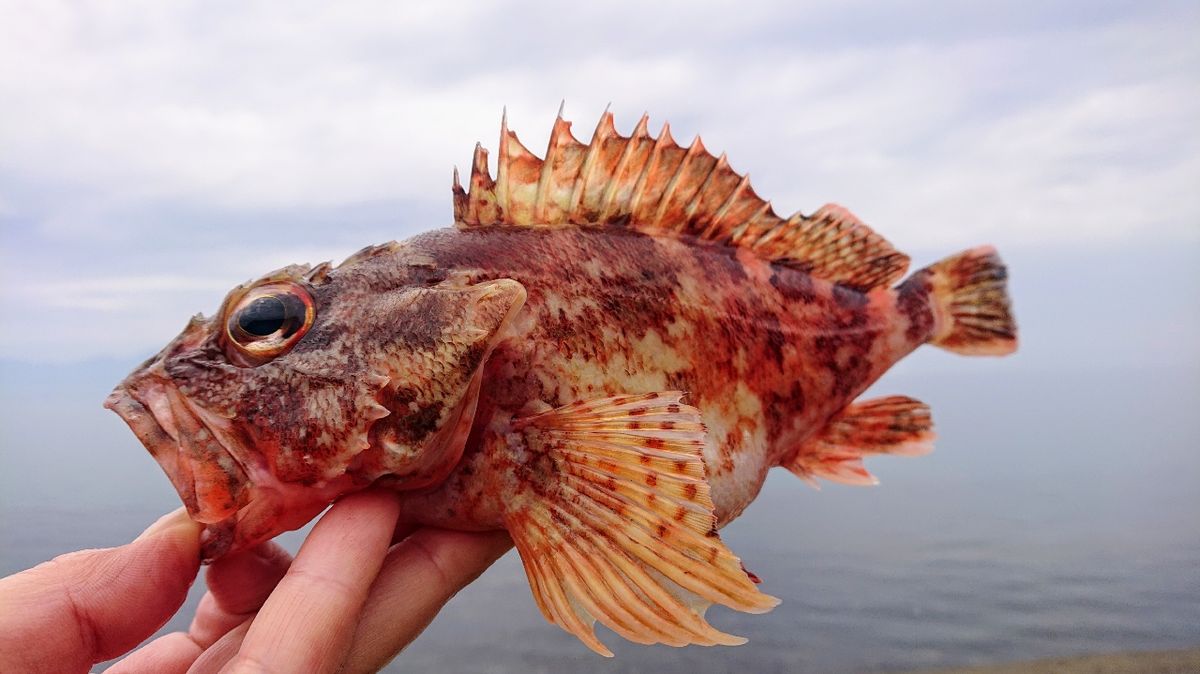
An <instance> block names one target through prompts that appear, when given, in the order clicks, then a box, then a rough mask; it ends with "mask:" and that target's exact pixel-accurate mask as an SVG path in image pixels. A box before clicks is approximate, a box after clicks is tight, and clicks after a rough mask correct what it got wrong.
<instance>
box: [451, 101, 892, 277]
mask: <svg viewBox="0 0 1200 674" xmlns="http://www.w3.org/2000/svg"><path fill="white" fill-rule="evenodd" d="M647 122H648V118H647V117H646V116H645V115H643V116H642V118H641V120H639V121H638V123H637V126H636V127H635V128H634V130H633V133H632V134H631V135H629V136H622V135H621V134H620V133H618V132H617V130H616V127H615V126H614V124H613V116H612V113H611V112H608V111H605V113H604V114H603V115H601V117H600V122H599V123H598V124H597V125H596V130H595V132H594V133H593V135H592V140H591V142H590V143H588V144H586V145H585V144H584V143H581V142H579V141H578V140H576V139H575V137H574V136H573V135H572V134H571V123H570V122H568V121H566V120H564V119H563V118H562V114H561V112H560V114H559V116H558V118H557V119H556V120H555V122H554V128H553V130H552V131H551V134H550V143H549V147H548V149H547V150H546V158H545V159H544V160H543V159H539V158H538V157H537V156H535V155H534V154H533V153H531V152H530V151H529V150H527V149H526V148H525V146H524V145H522V144H521V142H520V141H519V140H518V139H517V135H516V134H515V133H513V132H512V131H509V129H508V121H507V117H505V119H504V121H503V122H502V123H501V132H500V153H499V157H498V158H497V169H496V179H495V180H492V178H491V176H490V175H489V174H488V166H487V151H486V150H484V149H483V148H482V147H480V146H479V145H476V148H475V157H474V159H473V161H472V164H471V177H470V180H469V182H468V187H469V189H470V191H469V192H468V191H464V189H463V187H462V186H461V185H460V184H459V182H458V178H457V173H456V176H455V181H454V187H453V191H454V221H455V224H456V225H457V226H459V227H476V226H493V225H510V226H517V227H547V226H559V225H565V224H576V225H583V224H619V225H624V226H627V227H631V228H633V229H637V230H639V231H647V232H652V231H670V232H675V233H678V234H681V235H685V236H694V237H697V238H701V239H705V240H708V241H714V242H718V243H723V244H726V245H732V246H738V247H744V248H748V249H750V250H753V251H754V252H755V253H756V254H758V255H761V256H762V257H763V258H764V259H767V260H771V261H773V262H776V263H778V264H785V265H789V266H793V267H797V268H799V269H803V270H805V271H807V272H809V273H811V274H812V275H813V276H816V277H818V278H822V279H825V280H827V281H831V282H835V283H841V284H842V285H846V286H849V287H853V288H858V289H861V290H867V289H870V288H877V287H884V286H889V285H891V284H892V283H894V282H895V281H896V280H898V279H899V278H900V277H901V276H903V275H904V272H905V270H907V268H908V256H907V255H905V254H903V253H901V252H899V251H897V250H896V249H895V248H893V247H892V246H891V244H889V243H888V242H887V241H886V240H885V239H884V238H883V237H881V236H879V235H878V234H876V233H875V232H873V231H872V230H871V229H870V228H869V227H867V226H866V225H865V224H863V223H862V222H861V221H860V220H858V218H856V217H854V215H852V214H851V213H850V212H849V211H847V210H846V209H844V208H842V207H840V206H836V205H833V204H827V205H825V206H822V207H821V208H820V209H819V210H817V212H816V213H814V214H812V215H807V216H806V215H803V214H801V213H796V214H794V215H792V216H791V217H790V218H786V219H784V218H781V217H779V216H778V215H776V214H775V211H774V210H773V209H772V208H771V205H770V203H769V202H767V201H765V200H763V199H762V198H761V197H759V196H758V195H757V194H755V192H754V189H753V188H752V187H751V186H750V180H749V178H748V177H746V176H743V175H741V174H739V173H737V172H736V171H734V170H733V168H732V167H730V165H729V162H728V160H727V159H726V158H725V155H724V154H722V155H721V156H720V157H714V156H713V155H712V154H711V153H710V152H708V150H707V149H706V148H705V147H704V144H703V143H702V142H701V141H700V138H699V137H698V136H697V137H696V139H695V140H694V141H693V142H692V144H691V145H689V146H688V147H681V146H680V145H679V144H678V143H676V142H675V140H674V138H672V137H671V131H670V127H669V126H668V125H666V124H664V125H663V128H662V131H661V132H660V133H659V135H658V136H657V137H655V136H652V135H650V133H649V132H648V131H647Z"/></svg>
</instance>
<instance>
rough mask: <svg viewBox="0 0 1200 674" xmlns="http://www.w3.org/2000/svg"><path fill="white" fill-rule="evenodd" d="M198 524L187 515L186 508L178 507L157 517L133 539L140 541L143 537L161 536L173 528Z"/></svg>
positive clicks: (194, 526) (196, 525)
mask: <svg viewBox="0 0 1200 674" xmlns="http://www.w3.org/2000/svg"><path fill="white" fill-rule="evenodd" d="M198 527H199V525H198V524H196V522H194V521H193V520H192V518H190V517H188V514H187V510H186V509H184V508H180V509H178V510H175V511H172V512H169V513H167V514H166V515H163V516H162V517H160V518H158V521H157V522H155V523H154V524H151V525H150V527H149V528H147V529H146V530H145V531H143V532H142V534H141V535H140V536H138V537H137V538H135V539H133V540H135V541H140V540H142V539H145V538H152V537H154V536H161V535H162V534H164V533H166V532H168V531H171V530H173V529H185V528H193V529H194V528H198Z"/></svg>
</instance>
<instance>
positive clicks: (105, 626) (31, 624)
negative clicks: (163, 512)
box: [0, 508, 200, 672]
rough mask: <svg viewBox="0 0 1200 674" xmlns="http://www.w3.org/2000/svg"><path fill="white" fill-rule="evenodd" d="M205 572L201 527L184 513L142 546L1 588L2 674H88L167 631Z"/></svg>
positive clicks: (41, 568)
mask: <svg viewBox="0 0 1200 674" xmlns="http://www.w3.org/2000/svg"><path fill="white" fill-rule="evenodd" d="M199 568H200V527H199V525H197V524H196V523H195V522H192V521H191V520H190V519H189V518H188V517H187V513H186V512H184V511H183V509H182V508H181V509H180V510H177V511H175V512H174V513H171V514H170V515H167V516H164V517H163V518H162V519H160V520H159V521H158V522H155V523H154V525H153V526H151V527H150V528H149V529H147V530H146V532H145V533H143V534H142V535H141V536H139V537H138V539H137V540H135V541H134V542H132V543H130V544H128V545H123V546H121V547H118V548H107V549H103V550H84V551H82V552H73V553H70V554H67V555H63V556H61V557H56V558H55V559H53V560H51V561H49V562H46V563H44V564H40V565H38V566H36V567H34V568H32V569H30V570H28V571H23V572H21V573H18V574H15V575H12V576H9V577H8V578H5V579H3V580H0V597H3V603H4V610H3V611H0V671H5V672H8V671H14V672H16V671H19V672H39V671H54V672H59V671H65V670H80V669H87V668H89V667H90V666H91V665H92V664H93V663H96V662H100V661H102V660H108V659H110V658H114V657H116V656H118V655H120V654H122V653H124V652H125V651H128V650H129V649H131V648H133V647H134V646H136V645H137V644H138V643H139V642H140V641H142V640H143V639H145V638H146V637H148V636H150V635H151V634H153V633H154V631H155V630H157V629H158V628H159V627H161V626H162V625H163V624H164V623H166V621H167V619H168V618H170V617H171V615H172V614H173V613H175V611H176V610H178V609H179V606H180V605H181V604H183V600H184V599H185V598H186V597H187V591H188V587H190V586H191V584H192V580H193V579H194V578H195V577H196V572H197V571H198V570H199Z"/></svg>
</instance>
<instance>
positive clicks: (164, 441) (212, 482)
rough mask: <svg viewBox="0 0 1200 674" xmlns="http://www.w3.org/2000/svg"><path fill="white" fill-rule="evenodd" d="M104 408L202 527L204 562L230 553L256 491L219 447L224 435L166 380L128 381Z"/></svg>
mask: <svg viewBox="0 0 1200 674" xmlns="http://www.w3.org/2000/svg"><path fill="white" fill-rule="evenodd" d="M150 369H151V370H153V368H150ZM104 406H105V407H106V408H108V409H110V410H112V411H114V412H116V413H117V415H118V416H120V417H121V419H122V420H124V421H125V423H126V424H127V425H128V426H129V429H130V430H132V431H133V434H134V435H135V436H137V438H138V440H140V441H141V443H142V444H143V445H144V446H145V447H146V449H147V451H149V452H150V455H151V456H153V457H154V460H155V461H157V462H158V465H159V466H160V467H161V468H162V470H163V472H164V473H166V475H167V478H168V479H170V480H171V485H172V486H173V487H175V491H176V492H178V494H179V498H180V500H181V501H183V505H184V506H185V507H186V508H187V511H188V515H189V516H190V517H191V518H192V519H193V520H195V521H197V522H200V523H201V524H204V525H205V528H204V535H203V537H202V543H203V544H204V548H205V549H204V550H203V552H204V556H205V558H206V559H212V558H215V557H218V556H220V555H221V554H224V553H225V552H227V551H228V550H229V549H230V548H232V547H234V546H233V542H234V539H235V538H236V537H235V536H234V535H233V534H234V533H235V529H236V528H237V522H238V519H239V517H238V515H239V513H240V512H242V511H244V510H246V509H247V508H248V506H249V505H250V503H251V501H252V500H254V495H255V491H256V490H255V489H254V486H253V484H252V482H251V480H250V478H249V477H248V476H247V474H246V470H245V469H244V468H243V466H242V464H241V463H240V462H239V461H238V460H237V458H236V457H235V456H234V453H233V452H232V451H230V448H229V447H227V446H226V445H225V443H224V442H222V435H224V434H222V433H219V432H216V431H217V429H214V428H212V427H210V425H209V424H208V423H206V421H205V420H204V419H203V418H202V417H201V415H199V414H197V413H195V412H194V411H193V410H191V409H189V405H188V404H187V403H186V402H185V401H184V400H183V399H182V396H181V395H180V394H179V392H178V390H177V389H176V388H175V386H174V385H173V384H172V383H171V382H170V381H169V380H164V379H163V378H161V377H159V376H156V375H155V374H153V373H152V372H135V373H134V374H133V375H130V377H129V378H128V379H126V380H125V381H124V382H122V383H121V384H120V385H118V386H117V388H116V389H114V390H113V392H112V393H111V394H110V395H109V396H108V398H107V399H106V400H105V401H104Z"/></svg>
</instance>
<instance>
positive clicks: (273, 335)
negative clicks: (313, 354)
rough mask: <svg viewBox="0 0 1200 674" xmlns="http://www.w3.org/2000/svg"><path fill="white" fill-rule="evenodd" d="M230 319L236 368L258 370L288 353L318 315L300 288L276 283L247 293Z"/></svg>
mask: <svg viewBox="0 0 1200 674" xmlns="http://www.w3.org/2000/svg"><path fill="white" fill-rule="evenodd" d="M228 315H229V318H228V320H227V321H226V325H225V334H226V336H227V337H228V340H227V341H228V345H227V349H226V352H227V354H228V355H229V357H230V360H232V361H233V362H234V363H235V364H237V365H241V366H243V367H254V366H256V365H262V364H263V363H265V362H267V361H269V360H271V359H272V358H277V357H279V356H281V355H283V354H284V353H287V351H288V350H290V349H291V348H292V346H294V345H295V344H296V342H298V341H300V338H301V337H303V336H304V333H305V332H307V331H308V329H309V328H310V327H311V326H312V323H313V319H314V318H315V311H314V308H313V302H312V297H311V296H310V295H309V294H308V292H306V291H305V290H304V289H303V288H301V287H300V286H298V285H295V284H292V283H272V284H268V285H264V286H260V287H258V288H254V289H252V290H250V291H249V292H247V293H246V294H245V295H244V296H243V297H242V298H241V299H240V300H239V301H238V303H237V304H236V305H235V306H234V307H233V309H232V311H230V312H229V314H228Z"/></svg>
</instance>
